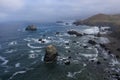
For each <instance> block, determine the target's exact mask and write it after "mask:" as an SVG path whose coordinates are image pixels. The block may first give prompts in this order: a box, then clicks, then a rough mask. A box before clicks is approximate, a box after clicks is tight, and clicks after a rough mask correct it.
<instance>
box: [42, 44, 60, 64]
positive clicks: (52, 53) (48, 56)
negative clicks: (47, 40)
mask: <svg viewBox="0 0 120 80" xmlns="http://www.w3.org/2000/svg"><path fill="white" fill-rule="evenodd" d="M45 51H46V53H45V56H44V61H45V62H46V63H53V62H55V61H57V55H58V53H57V49H56V47H55V46H53V45H48V46H47V47H46V50H45Z"/></svg>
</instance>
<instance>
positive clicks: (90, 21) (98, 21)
mask: <svg viewBox="0 0 120 80" xmlns="http://www.w3.org/2000/svg"><path fill="white" fill-rule="evenodd" d="M73 24H75V25H90V26H120V14H116V15H107V14H97V15H94V16H92V17H89V18H87V19H85V20H78V21H76V22H74V23H73Z"/></svg>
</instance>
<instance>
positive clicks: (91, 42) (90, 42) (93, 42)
mask: <svg viewBox="0 0 120 80" xmlns="http://www.w3.org/2000/svg"><path fill="white" fill-rule="evenodd" d="M88 43H89V44H92V45H96V44H97V43H96V42H95V41H93V40H89V41H88Z"/></svg>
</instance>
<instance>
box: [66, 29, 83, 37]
mask: <svg viewBox="0 0 120 80" xmlns="http://www.w3.org/2000/svg"><path fill="white" fill-rule="evenodd" d="M67 33H68V34H69V35H76V36H82V34H81V33H79V32H77V31H74V30H71V31H68V32H67Z"/></svg>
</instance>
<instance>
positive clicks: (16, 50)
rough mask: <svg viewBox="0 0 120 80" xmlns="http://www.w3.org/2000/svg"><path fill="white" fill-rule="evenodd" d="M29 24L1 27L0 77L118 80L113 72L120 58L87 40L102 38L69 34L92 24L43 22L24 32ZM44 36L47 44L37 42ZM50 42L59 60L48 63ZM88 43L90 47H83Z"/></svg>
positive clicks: (16, 79) (12, 79)
mask: <svg viewBox="0 0 120 80" xmlns="http://www.w3.org/2000/svg"><path fill="white" fill-rule="evenodd" d="M27 25H29V24H27V23H26V24H21V23H16V24H13V23H9V24H1V26H0V79H1V80H115V79H114V77H113V76H112V75H111V74H110V73H114V72H115V73H119V72H120V63H119V60H118V59H116V58H115V57H114V55H108V53H107V51H105V50H104V49H103V48H101V47H100V46H99V44H97V45H95V46H93V45H91V44H88V43H87V42H88V40H91V39H92V40H95V41H96V42H98V43H99V42H100V38H98V37H95V36H94V35H92V34H91V35H85V36H82V37H75V36H70V35H68V34H67V31H68V30H71V29H74V30H76V31H78V32H84V30H86V29H89V28H90V29H91V27H89V26H74V25H62V24H56V23H44V24H35V25H36V26H37V27H38V30H37V31H34V32H31V31H25V27H26V26H27ZM93 30H94V31H96V29H93ZM56 32H60V34H56ZM41 38H42V39H44V40H45V43H41V42H40V41H38V39H41ZM103 42H104V41H103ZM66 43H69V45H66ZM49 44H52V45H55V46H56V48H57V50H58V54H59V56H58V60H57V63H53V64H45V63H44V61H43V57H44V55H45V47H46V46H47V45H49ZM86 45H87V46H88V48H84V46H86ZM69 56H71V59H69V60H70V62H71V63H70V65H65V64H64V59H67V57H69ZM92 61H93V62H92ZM98 61H100V64H97V62H98Z"/></svg>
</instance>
